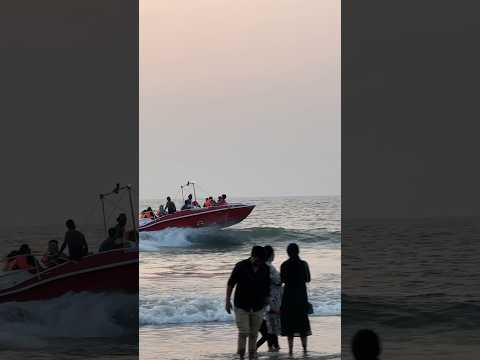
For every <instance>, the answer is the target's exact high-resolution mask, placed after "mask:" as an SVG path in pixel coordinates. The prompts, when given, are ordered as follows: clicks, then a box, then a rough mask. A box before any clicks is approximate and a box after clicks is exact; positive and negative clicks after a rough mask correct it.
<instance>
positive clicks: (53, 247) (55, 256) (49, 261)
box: [42, 240, 68, 267]
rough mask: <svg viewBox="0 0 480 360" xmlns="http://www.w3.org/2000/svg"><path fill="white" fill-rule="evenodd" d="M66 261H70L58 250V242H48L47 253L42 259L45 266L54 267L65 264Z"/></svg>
mask: <svg viewBox="0 0 480 360" xmlns="http://www.w3.org/2000/svg"><path fill="white" fill-rule="evenodd" d="M65 261H68V258H67V257H66V256H65V255H63V254H62V253H60V250H59V249H58V241H57V240H50V241H49V242H48V249H47V252H46V253H45V255H43V257H42V263H43V265H45V266H46V267H52V266H55V265H59V264H61V263H64V262H65Z"/></svg>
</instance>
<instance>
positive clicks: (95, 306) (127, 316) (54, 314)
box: [0, 293, 138, 348]
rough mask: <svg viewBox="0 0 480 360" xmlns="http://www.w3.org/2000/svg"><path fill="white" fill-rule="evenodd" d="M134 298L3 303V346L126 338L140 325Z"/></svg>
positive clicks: (0, 326) (0, 311)
mask: <svg viewBox="0 0 480 360" xmlns="http://www.w3.org/2000/svg"><path fill="white" fill-rule="evenodd" d="M132 296H133V297H132ZM134 297H136V295H123V296H120V295H118V294H117V295H114V296H112V295H106V294H92V293H79V294H66V295H64V296H62V297H59V298H55V299H51V300H46V301H31V302H10V303H4V304H0V347H4V348H11V347H14V348H18V347H25V348H36V347H41V346H44V345H45V343H46V342H48V340H47V339H48V338H88V337H118V336H124V335H126V334H128V333H129V332H132V331H133V326H134V325H135V324H136V320H135V318H136V308H135V307H136V306H137V304H138V303H137V300H136V299H135V298H134ZM12 334H15V336H12Z"/></svg>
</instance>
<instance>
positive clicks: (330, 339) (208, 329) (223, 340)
mask: <svg viewBox="0 0 480 360" xmlns="http://www.w3.org/2000/svg"><path fill="white" fill-rule="evenodd" d="M310 321H311V326H312V332H313V335H312V336H310V337H309V338H308V341H309V344H308V347H309V352H308V354H306V355H304V354H303V352H302V350H301V345H300V339H295V341H296V342H295V345H294V354H293V356H291V357H290V356H289V355H288V346H287V340H286V338H284V337H281V338H280V339H279V342H280V347H281V350H280V352H278V353H269V352H267V346H266V344H265V345H263V346H262V347H261V348H260V350H259V353H258V355H259V356H258V358H259V359H260V360H269V359H271V360H283V359H285V360H286V359H289V360H291V359H310V360H317V359H318V360H320V359H340V316H322V317H312V318H311V319H310ZM236 336H237V333H236V328H235V325H234V324H233V323H216V324H202V325H199V324H185V325H182V326H178V325H177V326H174V327H171V326H162V327H157V328H153V327H144V328H141V329H140V359H141V360H157V359H164V360H207V359H208V360H210V359H212V360H213V359H215V360H216V359H218V360H220V359H227V360H234V359H238V356H237V355H235V351H236V340H237V338H236Z"/></svg>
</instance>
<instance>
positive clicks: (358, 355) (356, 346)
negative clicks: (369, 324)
mask: <svg viewBox="0 0 480 360" xmlns="http://www.w3.org/2000/svg"><path fill="white" fill-rule="evenodd" d="M352 352H353V356H354V357H355V359H356V360H378V356H379V355H380V353H381V346H380V339H379V338H378V336H377V334H376V333H375V332H374V331H372V330H369V329H362V330H359V331H358V332H357V333H356V334H355V336H354V337H353V341H352Z"/></svg>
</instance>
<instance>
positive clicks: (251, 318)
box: [234, 307, 265, 336]
mask: <svg viewBox="0 0 480 360" xmlns="http://www.w3.org/2000/svg"><path fill="white" fill-rule="evenodd" d="M234 311H235V322H236V323H237V327H238V332H239V333H240V334H243V335H252V336H257V335H258V331H259V330H260V326H261V325H262V321H263V316H264V315H265V311H264V309H262V310H259V311H246V310H243V309H240V308H237V307H236V308H235V309H234Z"/></svg>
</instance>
